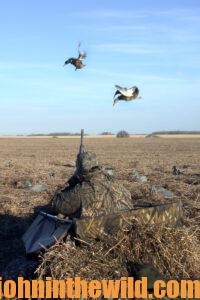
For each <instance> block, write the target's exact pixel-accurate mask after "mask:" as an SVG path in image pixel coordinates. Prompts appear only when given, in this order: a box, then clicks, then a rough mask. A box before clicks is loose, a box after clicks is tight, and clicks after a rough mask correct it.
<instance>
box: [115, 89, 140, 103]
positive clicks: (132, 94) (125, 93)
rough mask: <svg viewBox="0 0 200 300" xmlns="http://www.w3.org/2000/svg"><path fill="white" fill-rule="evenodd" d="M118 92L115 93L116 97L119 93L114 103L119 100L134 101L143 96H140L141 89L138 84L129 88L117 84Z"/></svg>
mask: <svg viewBox="0 0 200 300" xmlns="http://www.w3.org/2000/svg"><path fill="white" fill-rule="evenodd" d="M115 87H116V89H117V90H116V92H115V94H114V98H115V96H116V95H119V96H118V97H117V98H115V99H114V101H113V105H115V104H116V103H117V102H118V101H132V100H135V99H141V98H142V97H140V96H139V89H138V87H137V86H133V87H131V88H129V89H127V88H125V87H121V86H119V85H115Z"/></svg>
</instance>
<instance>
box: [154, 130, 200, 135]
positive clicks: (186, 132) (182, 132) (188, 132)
mask: <svg viewBox="0 0 200 300" xmlns="http://www.w3.org/2000/svg"><path fill="white" fill-rule="evenodd" d="M157 134H200V131H183V130H173V131H155V132H152V135H157Z"/></svg>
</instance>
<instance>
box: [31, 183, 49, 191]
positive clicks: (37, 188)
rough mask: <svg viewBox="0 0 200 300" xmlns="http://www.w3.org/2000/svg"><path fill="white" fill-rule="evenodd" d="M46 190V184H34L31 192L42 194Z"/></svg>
mask: <svg viewBox="0 0 200 300" xmlns="http://www.w3.org/2000/svg"><path fill="white" fill-rule="evenodd" d="M47 189H48V185H46V184H39V183H38V184H35V185H33V186H32V187H31V190H32V191H34V192H43V191H46V190H47Z"/></svg>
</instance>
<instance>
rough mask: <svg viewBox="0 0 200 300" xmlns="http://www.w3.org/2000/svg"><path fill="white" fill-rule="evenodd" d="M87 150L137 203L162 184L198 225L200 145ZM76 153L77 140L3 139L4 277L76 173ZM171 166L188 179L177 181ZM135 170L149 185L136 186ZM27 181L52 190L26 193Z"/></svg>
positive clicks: (109, 142)
mask: <svg viewBox="0 0 200 300" xmlns="http://www.w3.org/2000/svg"><path fill="white" fill-rule="evenodd" d="M85 145H86V147H87V149H88V150H91V151H95V152H96V154H97V157H98V159H99V162H100V163H101V164H104V165H106V166H110V167H113V168H114V173H115V177H116V178H117V180H119V181H120V182H121V183H123V184H124V185H125V186H126V187H127V188H129V189H130V191H131V193H132V198H133V201H138V200H140V199H147V198H148V197H150V198H153V196H152V194H151V186H152V184H159V185H161V186H163V187H165V188H167V189H169V190H170V191H173V192H174V193H175V198H177V199H181V200H182V201H183V204H184V213H185V215H186V217H187V218H189V219H190V220H192V219H194V218H196V219H198V217H199V216H198V214H199V209H200V139H197V138H195V139H193V138H184V139H183V138H177V139H176V138H173V139H170V138H124V139H122V138H118V139H117V138H115V137H113V138H101V139H99V138H86V139H85ZM78 148H79V139H77V138H74V139H73V138H70V139H62V138H29V139H26V138H17V139H15V138H0V274H1V273H2V272H3V269H4V268H5V266H6V265H7V264H8V263H9V262H10V261H11V259H13V258H16V257H18V256H20V255H22V254H23V253H24V248H23V244H22V241H21V236H22V234H23V233H24V232H25V231H26V229H27V227H28V226H29V224H30V223H31V220H32V219H33V218H34V215H35V214H37V211H38V210H40V209H42V210H47V211H48V209H49V207H48V204H49V203H50V200H51V197H52V195H53V193H54V192H55V190H56V189H57V188H58V187H60V186H62V185H64V184H65V182H66V181H67V179H68V177H69V176H70V175H71V174H72V173H73V171H74V165H75V159H76V154H77V151H78ZM173 165H176V166H177V167H178V168H180V169H182V170H183V172H184V174H183V175H177V176H176V175H173V174H172V166H173ZM133 170H137V171H139V172H140V173H141V174H142V175H146V176H147V177H148V182H147V183H138V182H135V181H134V180H133V179H132V176H131V175H132V172H133ZM51 173H55V176H51V175H52V174H51ZM188 179H189V180H191V179H192V180H194V184H190V182H189V181H188ZM25 180H30V181H31V182H33V183H35V184H36V183H44V184H47V185H48V190H47V191H43V192H34V191H31V190H29V189H26V188H24V186H23V184H24V181H25ZM188 182H189V183H188ZM191 182H193V181H191ZM157 200H158V199H157ZM188 206H191V207H193V208H194V211H193V210H192V209H191V210H187V208H188Z"/></svg>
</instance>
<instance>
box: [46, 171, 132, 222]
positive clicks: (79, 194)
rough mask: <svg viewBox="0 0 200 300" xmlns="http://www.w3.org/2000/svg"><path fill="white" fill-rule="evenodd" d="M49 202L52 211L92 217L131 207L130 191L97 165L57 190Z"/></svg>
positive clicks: (71, 215) (67, 214) (66, 214)
mask: <svg viewBox="0 0 200 300" xmlns="http://www.w3.org/2000/svg"><path fill="white" fill-rule="evenodd" d="M52 204H53V208H54V210H55V212H56V213H61V214H63V215H65V216H69V217H80V216H82V217H94V216H100V215H104V214H105V215H107V214H113V213H116V212H119V211H123V210H129V209H132V208H133V203H132V199H131V194H130V192H129V191H128V190H126V189H125V188H124V187H123V186H121V185H120V184H119V183H117V182H116V181H114V180H113V179H112V178H111V177H110V176H109V175H108V174H107V173H106V172H104V171H103V170H102V169H100V168H95V169H93V170H92V172H89V173H87V174H86V175H84V177H83V180H82V181H79V182H78V183H77V184H75V185H74V186H68V187H66V188H65V189H63V190H61V191H60V192H57V193H56V194H55V196H54V197H53V201H52Z"/></svg>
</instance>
